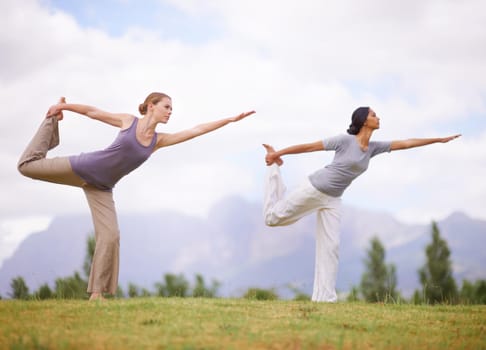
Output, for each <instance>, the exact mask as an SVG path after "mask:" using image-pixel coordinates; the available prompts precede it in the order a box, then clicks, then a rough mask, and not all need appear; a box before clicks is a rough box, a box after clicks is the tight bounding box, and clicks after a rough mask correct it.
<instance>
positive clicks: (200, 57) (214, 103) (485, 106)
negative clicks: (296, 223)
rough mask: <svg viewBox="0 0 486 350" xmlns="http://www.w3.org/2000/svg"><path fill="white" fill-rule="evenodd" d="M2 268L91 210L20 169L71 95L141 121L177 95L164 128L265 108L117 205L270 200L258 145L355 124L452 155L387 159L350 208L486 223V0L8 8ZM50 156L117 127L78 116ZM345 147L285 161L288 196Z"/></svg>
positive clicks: (196, 144)
mask: <svg viewBox="0 0 486 350" xmlns="http://www.w3.org/2000/svg"><path fill="white" fill-rule="evenodd" d="M0 22H1V23H2V27H3V30H2V31H0V52H1V54H0V103H1V105H2V113H1V114H0V118H1V121H2V127H1V128H0V145H1V147H0V169H1V172H0V193H1V194H2V195H1V196H0V263H1V261H2V260H3V259H5V258H6V257H8V256H9V255H10V254H12V253H13V251H14V249H15V247H16V246H17V245H18V244H19V242H20V241H21V240H22V239H23V238H25V236H26V235H27V234H29V233H31V232H34V231H38V230H43V229H45V228H46V227H47V226H48V225H49V223H50V222H51V220H52V219H53V218H55V217H56V216H58V215H64V214H73V213H75V214H78V213H88V210H89V209H88V206H87V204H86V201H85V199H84V194H83V192H82V191H81V190H79V189H77V188H71V187H68V186H60V185H53V184H49V183H42V182H39V181H34V180H31V179H28V178H25V177H23V176H21V175H20V174H19V173H18V172H17V170H16V163H17V160H18V158H19V156H20V154H21V153H22V151H23V149H24V148H25V147H26V145H27V144H28V142H29V140H30V138H31V137H32V136H33V134H34V132H35V131H36V129H37V127H38V125H39V124H40V122H41V121H42V119H43V118H44V115H45V112H46V111H47V109H48V108H49V106H50V105H52V104H54V103H55V102H56V101H57V99H58V98H59V97H60V96H65V97H66V99H67V100H68V102H73V103H83V104H88V105H93V106H96V107H98V108H100V109H103V110H107V111H111V112H125V113H132V114H134V115H137V110H138V105H139V104H140V103H141V102H143V100H144V99H145V97H146V96H147V95H148V94H149V93H150V92H152V91H160V92H164V93H167V94H168V95H170V96H171V97H172V102H173V107H174V111H173V114H172V117H171V120H170V122H169V123H168V124H167V125H160V126H159V127H158V129H157V130H158V131H160V132H176V131H179V130H183V129H185V128H189V127H192V126H194V125H197V124H200V123H203V122H207V121H209V120H215V119H220V118H223V117H227V116H232V115H236V114H239V113H241V112H243V111H249V110H256V112H257V113H256V114H255V115H253V116H251V117H249V118H247V119H245V120H243V121H240V122H238V123H235V124H230V125H228V126H226V127H224V128H222V129H220V130H217V131H215V132H214V133H211V134H208V135H204V136H202V137H200V138H197V139H195V140H191V141H189V142H187V143H184V144H180V145H176V146H173V147H169V148H166V149H162V150H160V151H158V152H157V153H155V154H153V155H152V156H151V158H150V159H149V160H148V162H147V163H145V164H144V165H143V166H142V167H141V168H139V169H137V170H136V171H135V172H133V173H132V174H130V175H129V176H127V177H126V178H124V179H123V180H122V181H121V182H120V183H119V184H118V185H117V186H116V188H115V190H114V196H115V202H116V206H117V210H118V211H119V212H120V213H124V212H157V211H160V210H174V211H179V212H183V213H187V214H190V215H196V216H199V217H203V218H204V217H205V216H206V215H207V213H208V211H209V210H210V209H211V207H212V206H213V205H214V204H215V203H217V202H218V201H220V200H221V199H222V198H224V197H226V196H230V195H238V196H241V197H243V198H245V199H247V200H249V201H254V202H260V201H261V198H262V191H263V179H264V175H265V170H266V169H265V164H264V152H263V148H262V146H261V144H262V143H269V144H271V145H274V146H275V147H276V148H283V147H286V146H289V145H292V144H298V143H306V142H314V141H317V140H321V139H323V138H325V137H329V136H334V135H336V134H342V133H345V130H346V129H347V127H348V125H349V123H350V116H351V113H352V111H353V110H354V109H355V108H357V107H359V106H371V107H372V108H373V109H374V110H375V111H376V113H377V115H378V116H379V117H380V119H381V120H380V125H381V126H380V129H379V130H377V131H376V132H375V133H374V134H373V139H374V140H398V139H407V138H421V137H442V136H447V135H452V134H457V133H460V134H462V137H461V138H459V139H457V140H454V141H453V142H450V143H447V144H434V145H430V146H427V147H423V148H416V149H412V150H406V151H398V152H392V153H390V154H384V155H380V156H378V157H376V158H374V159H373V160H372V162H371V164H370V167H369V169H368V171H367V172H366V173H365V174H364V175H363V176H361V177H360V178H358V179H357V180H356V181H355V182H354V183H353V185H352V186H351V187H350V188H349V189H348V190H347V191H346V192H345V194H344V196H343V203H344V204H346V205H351V206H355V207H358V208H366V209H371V210H376V211H381V212H387V213H391V214H392V215H394V216H395V217H396V218H397V219H398V220H400V221H403V222H408V223H428V222H431V221H432V220H441V219H443V218H445V217H447V216H448V215H450V214H451V213H453V212H455V211H462V212H464V213H465V214H467V215H469V216H471V217H473V218H477V219H482V220H486V211H485V210H484V209H485V207H486V181H485V180H484V176H485V174H486V63H485V62H486V45H485V44H484V43H486V30H485V26H484V23H486V3H485V2H484V1H482V0H464V1H456V0H437V1H435V0H420V1H419V0H410V1H407V2H403V1H398V0H391V1H390V0H370V1H366V2H363V1H359V0H344V1H343V0H328V1H324V0H315V1H314V0H301V1H277V0H259V1H256V0H248V1H239V0H207V1H197V0H148V1H144V2H140V1H136V0H98V1H66V0H5V1H1V2H0ZM60 128H61V129H60V132H61V145H60V146H59V147H57V148H56V149H54V150H52V151H51V152H50V153H49V157H51V156H52V157H54V156H67V155H71V154H78V153H80V152H87V151H93V150H98V149H102V148H104V147H106V146H107V145H109V144H110V143H111V142H112V140H113V139H114V138H115V137H116V134H117V132H118V130H117V129H115V128H113V127H110V126H108V125H106V124H101V123H99V122H97V121H94V120H91V119H89V118H87V117H85V116H82V115H77V114H73V113H66V114H65V118H64V120H63V121H62V122H61V126H60ZM332 156H333V154H332V153H331V152H318V153H312V154H304V155H299V156H287V157H285V159H284V161H285V164H284V166H283V167H282V173H283V176H284V179H285V181H286V183H287V187H288V188H289V189H292V188H293V187H295V186H297V185H298V184H299V183H301V182H302V181H305V180H306V177H307V175H309V174H310V173H312V172H313V171H315V170H317V169H319V168H320V167H322V166H324V165H326V164H327V163H329V162H330V161H331V160H332Z"/></svg>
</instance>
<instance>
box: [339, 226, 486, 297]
mask: <svg viewBox="0 0 486 350" xmlns="http://www.w3.org/2000/svg"><path fill="white" fill-rule="evenodd" d="M450 255H451V251H450V249H449V247H448V245H447V242H446V241H445V239H443V238H442V237H441V235H440V231H439V228H438V226H437V223H436V222H432V229H431V242H430V243H429V244H428V245H427V246H426V247H425V257H426V261H425V264H424V265H423V266H422V267H421V268H420V269H419V270H418V271H417V273H418V278H419V280H420V284H421V289H420V290H415V292H414V293H413V296H412V297H411V299H410V300H408V302H411V303H413V304H432V305H433V304H458V303H462V304H486V280H484V279H480V280H477V281H475V282H470V281H468V280H463V282H462V287H461V288H460V289H459V288H458V286H457V283H456V281H455V280H454V277H453V274H452V260H451V256H450ZM364 263H365V272H364V273H363V275H362V277H361V282H360V284H359V286H354V287H353V288H352V290H351V292H350V294H349V296H348V300H349V301H355V300H364V301H367V302H407V300H405V299H404V298H403V297H402V296H401V295H400V293H399V292H398V291H397V290H396V284H397V278H396V268H395V265H393V264H386V262H385V248H384V247H383V245H382V243H381V242H380V240H379V239H378V237H373V238H372V239H371V244H370V247H369V249H368V250H367V256H366V258H365V261H364Z"/></svg>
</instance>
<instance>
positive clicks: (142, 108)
mask: <svg viewBox="0 0 486 350" xmlns="http://www.w3.org/2000/svg"><path fill="white" fill-rule="evenodd" d="M165 97H167V98H168V99H170V96H169V95H166V94H164V93H162V92H152V93H151V94H150V95H148V96H147V98H146V99H145V101H143V103H141V104H140V105H139V106H138V111H139V112H140V114H141V115H145V113H147V106H148V104H149V103H152V104H154V105H155V104H157V103H158V102H159V101H160V100H162V99H163V98H165Z"/></svg>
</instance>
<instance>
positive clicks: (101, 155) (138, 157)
mask: <svg viewBox="0 0 486 350" xmlns="http://www.w3.org/2000/svg"><path fill="white" fill-rule="evenodd" d="M137 124H138V118H136V117H135V118H134V119H133V123H132V125H130V127H129V128H128V129H125V130H121V131H120V132H119V133H118V136H117V137H116V139H115V141H113V143H112V144H111V145H110V146H108V147H107V148H106V149H104V150H102V151H96V152H89V153H81V154H80V155H77V156H71V157H69V160H70V162H71V167H72V169H73V171H74V173H75V174H76V175H78V176H79V177H81V178H82V179H83V180H84V181H86V183H88V184H90V185H93V186H95V187H96V188H98V189H100V190H104V191H111V189H112V188H113V187H114V186H115V184H116V183H117V182H118V181H119V180H120V179H121V178H122V177H123V176H125V175H127V174H128V173H130V172H131V171H133V170H135V169H136V168H138V167H139V166H140V165H141V164H142V163H143V162H145V161H146V160H147V159H148V158H149V157H150V155H151V154H152V152H153V149H154V146H155V142H156V141H157V133H155V135H154V138H153V139H152V142H151V143H150V145H148V146H143V145H141V144H140V142H138V140H137V137H136V130H137Z"/></svg>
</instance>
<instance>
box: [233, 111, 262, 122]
mask: <svg viewBox="0 0 486 350" xmlns="http://www.w3.org/2000/svg"><path fill="white" fill-rule="evenodd" d="M254 113H256V112H255V111H249V112H244V113H241V114H238V115H237V116H234V117H231V118H228V119H229V121H231V122H237V121H239V120H241V119H243V118H246V117H248V116H249V115H252V114H254Z"/></svg>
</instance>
